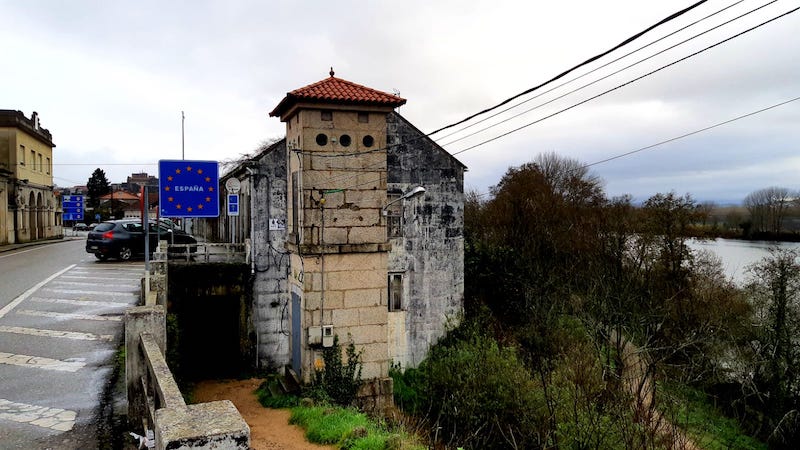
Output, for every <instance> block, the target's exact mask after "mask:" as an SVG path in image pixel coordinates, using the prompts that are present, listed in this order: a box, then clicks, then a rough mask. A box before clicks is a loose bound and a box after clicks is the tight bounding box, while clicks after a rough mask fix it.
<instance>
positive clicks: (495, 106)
mask: <svg viewBox="0 0 800 450" xmlns="http://www.w3.org/2000/svg"><path fill="white" fill-rule="evenodd" d="M706 1H707V0H701V1H699V2H697V3H695V4H693V5H691V6H689V7H687V8H684V9H682V10H680V11H678V12H675V13H672V14H670V15H669V16H667V17H665V18H664V19H661V20H660V21H658V22H657V23H655V24H653V25H651V26H649V27H647V28H645V29H644V30H642V31H640V32H638V33H636V34H634V35H633V36H631V37H629V38H627V39H625V40H624V41H622V42H620V43H619V44H617V45H616V46H614V47H612V48H611V49H609V50H606V51H604V52H603V53H600V54H597V55H595V56H592V57H591V58H589V59H587V60H586V61H584V62H582V63H580V64H578V65H576V66H574V67H572V68H570V69H567V70H565V71H564V72H561V73H560V74H558V75H556V76H555V77H553V78H551V79H549V80H547V81H545V82H544V83H542V84H539V85H538V86H534V87H532V88H530V89H526V90H524V91H522V92H520V93H519V94H517V95H515V96H513V97H509V98H507V99H505V100H503V101H502V102H500V103H498V104H496V105H494V106H492V107H490V108H486V109H484V110H483V111H480V112H477V113H475V114H472V115H471V116H469V117H467V118H465V119H461V120H459V121H458V122H455V123H452V124H450V125H445V126H444V127H442V128H439V129H437V130H434V131H432V132H430V133H428V136H431V135H433V134H436V133H438V132H440V131H444V130H447V129H448V128H453V127H455V126H458V125H461V124H462V123H464V122H468V121H470V120H472V119H474V118H475V117H478V116H480V115H483V114H486V113H488V112H491V111H494V110H495V109H497V108H499V107H501V106H503V105H505V104H507V103H509V102H512V101H514V100H516V99H518V98H519V97H522V96H523V95H526V94H530V93H531V92H533V91H535V90H537V89H539V88H541V87H543V86H546V85H548V84H550V83H552V82H554V81H556V80H558V79H560V78H563V77H565V76H566V75H568V74H570V73H571V72H573V71H575V70H576V69H579V68H581V67H583V66H585V65H587V64H590V63H592V62H594V61H596V60H598V59H600V58H602V57H603V56H606V55H608V54H609V53H611V52H614V51H616V50H618V49H620V48H622V47H624V46H626V45H628V44H629V43H631V42H633V41H635V40H636V39H638V38H640V37H642V36H643V35H644V34H645V33H647V32H649V31H651V30H653V29H655V28H658V27H659V26H661V25H663V24H665V23H667V22H670V21H672V20H674V19H676V18H678V17H680V16H682V15H683V14H685V13H687V12H689V11H691V10H692V9H694V8H696V7H698V6H700V5H702V4H703V3H705V2H706Z"/></svg>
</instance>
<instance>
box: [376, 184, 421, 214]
mask: <svg viewBox="0 0 800 450" xmlns="http://www.w3.org/2000/svg"><path fill="white" fill-rule="evenodd" d="M424 193H425V188H424V187H422V186H417V187H415V188H412V189H411V190H409V191H408V192H406V193H405V194H403V195H401V196H400V197H398V198H396V199H394V200H392V201H390V202H389V203H387V204H386V206H384V207H383V209H381V213H382V214H383V215H384V216H386V215H388V211H387V209H388V208H389V207H390V206H391V205H392V204H394V203H397V202H399V201H401V200H407V199H409V198H414V197H419V196H420V195H422V194H424Z"/></svg>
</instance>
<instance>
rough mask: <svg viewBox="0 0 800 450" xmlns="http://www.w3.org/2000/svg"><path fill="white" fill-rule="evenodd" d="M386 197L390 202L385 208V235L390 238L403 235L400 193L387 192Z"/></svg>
mask: <svg viewBox="0 0 800 450" xmlns="http://www.w3.org/2000/svg"><path fill="white" fill-rule="evenodd" d="M386 199H387V200H388V202H387V204H388V203H391V205H389V206H388V207H387V208H386V236H387V237H388V238H389V239H391V238H396V237H402V236H403V204H402V201H398V200H399V199H400V194H391V193H390V194H387V195H386ZM393 201H394V203H392V202H393Z"/></svg>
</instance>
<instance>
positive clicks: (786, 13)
mask: <svg viewBox="0 0 800 450" xmlns="http://www.w3.org/2000/svg"><path fill="white" fill-rule="evenodd" d="M798 9H800V7H796V8H794V9H792V10H790V11H787V12H785V13H783V14H780V15H778V16H776V17H773V18H772V19H769V20H767V21H764V22H762V23H760V24H758V25H755V26H753V27H750V28H748V29H746V30H744V31H742V32H739V33H737V34H734V35H733V36H730V37H728V38H726V39H723V40H721V41H719V42H717V43H715V44H712V45H709V46H708V47H705V48H703V49H701V50H698V51H696V52H694V53H692V54H690V55H687V56H684V57H683V58H680V59H677V60H675V61H673V62H671V63H669V64H665V65H663V66H661V67H659V68H658V69H655V70H652V71H650V72H648V73H646V74H644V75H640V76H638V77H636V78H634V79H632V80H630V81H627V82H625V83H622V84H620V85H617V86H615V87H613V88H611V89H608V90H606V91H603V92H601V93H599V94H597V95H594V96H592V97H589V98H587V99H585V100H582V101H580V102H578V103H575V104H573V105H571V106H568V107H566V108H564V109H561V110H559V111H556V112H554V113H552V114H548V115H546V116H544V117H542V118H540V119H537V120H534V121H533V122H529V123H527V124H525V125H522V126H520V127H517V128H514V129H512V130H509V131H507V132H505V133H502V134H499V135H497V136H495V137H493V138H491V139H487V140H485V141H482V142H479V143H477V144H475V145H472V146H470V147H467V148H465V149H463V150H459V151H457V152H454V153H452V155H453V156H455V155H458V154H461V153H464V152H467V151H469V150H472V149H474V148H476V147H480V146H482V145H484V144H488V143H489V142H492V141H496V140H498V139H500V138H502V137H505V136H508V135H509V134H512V133H516V132H517V131H520V130H522V129H525V128H527V127H529V126H531V125H535V124H537V123H539V122H542V121H544V120H547V119H549V118H551V117H554V116H557V115H559V114H561V113H563V112H566V111H569V110H571V109H574V108H576V107H578V106H581V105H583V104H586V103H588V102H590V101H592V100H595V99H597V98H600V97H602V96H604V95H606V94H609V93H611V92H614V91H616V90H618V89H620V88H623V87H625V86H628V85H630V84H633V83H635V82H637V81H639V80H641V79H643V78H646V77H649V76H650V75H653V74H655V73H657V72H660V71H662V70H664V69H666V68H668V67H671V66H674V65H675V64H678V63H680V62H683V61H686V60H687V59H690V58H693V57H695V56H697V55H699V54H701V53H704V52H706V51H708V50H711V49H712V48H715V47H718V46H720V45H722V44H724V43H726V42H728V41H731V40H733V39H736V38H738V37H740V36H743V35H745V34H747V33H749V32H751V31H753V30H755V29H758V28H760V27H762V26H764V25H767V24H768V23H771V22H774V21H776V20H778V19H780V18H783V17H786V16H788V15H789V14H792V13H794V12H796V11H797V10H798Z"/></svg>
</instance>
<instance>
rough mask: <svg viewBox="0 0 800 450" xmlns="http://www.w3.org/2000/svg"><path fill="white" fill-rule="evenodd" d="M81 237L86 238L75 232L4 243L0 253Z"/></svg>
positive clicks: (80, 238)
mask: <svg viewBox="0 0 800 450" xmlns="http://www.w3.org/2000/svg"><path fill="white" fill-rule="evenodd" d="M75 233H80V232H77V231H76V232H75ZM82 239H86V234H83V235H81V234H77V235H75V236H63V237H60V238H54V239H41V240H38V241H32V242H24V243H21V244H5V245H0V253H5V252H10V251H13V250H18V249H22V248H26V247H36V246H39V245H48V244H58V243H59V242H65V241H76V240H82Z"/></svg>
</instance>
